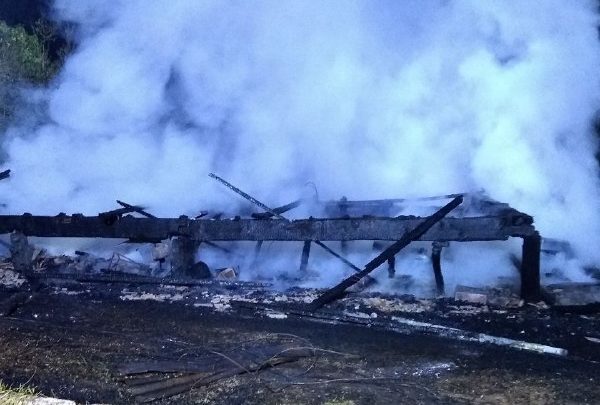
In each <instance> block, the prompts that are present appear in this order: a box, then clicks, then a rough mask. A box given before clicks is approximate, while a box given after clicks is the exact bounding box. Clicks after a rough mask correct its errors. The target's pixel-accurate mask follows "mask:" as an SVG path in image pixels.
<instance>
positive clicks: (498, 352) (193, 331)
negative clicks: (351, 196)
mask: <svg viewBox="0 0 600 405" xmlns="http://www.w3.org/2000/svg"><path fill="white" fill-rule="evenodd" d="M13 281H14V280H13ZM19 293H20V294H22V295H21V298H22V299H21V300H20V301H19V302H20V304H19V305H16V306H14V305H13V307H12V308H11V311H8V314H7V315H5V316H2V317H0V330H1V332H0V347H1V348H2V350H1V351H0V380H1V381H3V382H4V383H5V384H9V385H12V386H19V385H21V384H27V386H31V387H35V388H36V390H37V391H39V392H40V393H41V394H43V395H47V396H52V397H58V398H65V399H71V400H75V401H77V402H78V403H82V404H85V403H110V404H128V403H134V402H135V397H133V396H132V394H131V390H130V388H131V387H130V386H129V385H128V384H127V383H126V381H125V380H126V379H125V378H123V376H121V375H120V374H119V372H118V370H119V368H120V367H121V366H122V365H123V364H126V363H127V362H131V361H137V360H156V359H159V360H173V361H177V360H181V359H185V358H187V357H189V356H193V355H194V354H195V353H197V352H198V351H201V350H207V349H210V350H213V349H214V350H215V351H216V350H219V349H220V348H223V347H235V346H236V345H239V344H241V342H247V341H251V340H259V339H268V338H272V337H277V336H287V337H289V336H293V337H294V338H295V339H300V340H301V341H303V342H307V344H310V345H311V347H314V348H318V351H316V352H315V353H317V355H316V356H314V357H309V358H303V359H300V360H298V361H295V362H291V363H287V364H282V365H278V366H276V367H273V368H272V369H267V370H263V371H259V372H250V373H245V374H240V375H237V376H233V377H229V378H224V379H221V380H218V381H216V382H214V383H212V384H209V385H207V386H198V387H195V388H193V389H191V390H189V391H187V392H185V393H183V394H180V395H177V396H175V397H170V398H165V399H162V400H160V401H157V402H155V403H158V404H202V403H226V404H298V403H306V404H340V405H341V404H390V403H408V404H410V403H415V404H421V403H443V404H552V403H557V404H564V403H572V404H582V403H590V404H594V403H600V386H599V384H598V378H599V377H598V376H599V375H600V373H599V371H600V363H599V362H600V343H598V342H599V341H600V340H596V339H597V338H600V317H599V316H598V315H597V314H585V315H582V314H574V313H560V312H557V311H555V310H553V309H552V308H544V307H543V306H542V307H535V306H530V305H525V306H523V307H518V308H493V307H487V306H465V305H459V304H458V303H455V302H453V301H452V300H441V301H418V300H414V301H412V302H409V301H410V300H409V301H407V300H404V301H403V300H396V299H393V298H391V297H370V298H366V299H363V298H358V297H348V298H346V299H345V300H343V301H341V302H339V303H336V304H335V305H333V306H332V307H330V308H328V309H327V311H328V313H330V314H335V313H338V314H341V315H343V314H345V315H346V318H344V319H345V321H340V322H337V324H335V323H323V322H316V321H315V320H311V319H309V318H306V317H303V316H291V315H290V314H286V312H285V310H284V309H282V310H281V312H272V313H271V314H270V316H261V315H258V313H259V312H260V311H259V312H252V311H249V310H248V309H247V308H246V309H245V310H241V309H239V308H236V305H235V302H236V301H241V302H246V303H249V304H250V305H256V304H260V303H261V297H265V296H268V297H270V298H269V300H263V301H268V302H271V303H277V304H285V303H286V302H287V301H293V299H292V298H290V297H291V296H292V295H293V296H295V297H296V298H297V297H301V298H299V300H300V301H302V300H303V299H304V300H306V298H307V297H310V296H311V295H310V294H314V292H306V291H302V292H301V291H296V292H295V293H294V294H287V295H286V294H284V293H265V292H263V291H260V289H257V288H252V289H248V288H246V287H240V286H239V285H236V284H235V283H233V284H230V285H228V284H227V283H219V284H218V285H216V286H211V285H210V284H207V285H204V286H196V287H168V286H137V285H126V284H116V283H113V284H110V283H76V282H71V283H66V284H65V283H60V284H56V283H45V284H44V285H40V286H36V287H35V288H32V287H31V286H30V285H28V283H24V284H23V285H20V286H16V285H15V284H14V283H13V284H11V285H9V284H8V283H6V285H4V286H0V303H7V302H9V303H10V299H11V298H12V297H15V294H19ZM23 293H26V294H25V295H26V297H25V298H23V297H24V295H23ZM227 297H229V298H227ZM231 297H233V298H231ZM302 297H304V298H302ZM1 306H2V304H0V307H1ZM0 309H1V308H0ZM353 313H354V314H355V315H356V314H367V315H366V317H367V318H369V319H377V320H379V321H382V319H387V318H386V316H391V315H393V316H402V317H404V318H406V319H414V320H415V321H419V322H431V323H435V324H440V325H446V326H450V327H454V328H462V329H465V330H469V331H473V332H485V333H488V334H493V335H497V336H504V337H510V338H513V339H519V340H524V341H528V342H537V343H542V344H546V345H552V346H555V347H562V348H565V349H568V350H569V355H568V356H566V357H565V356H549V355H540V354H536V353H530V352H525V351H519V350H514V349H509V348H506V347H501V346H493V345H484V344H479V343H474V342H461V341H458V340H455V339H446V338H440V337H438V336H435V334H427V333H420V332H419V333H417V332H415V333H410V331H406V330H405V331H402V332H403V333H397V332H393V331H390V330H384V329H385V328H381V327H380V326H381V324H377V323H372V327H369V323H368V322H367V323H366V324H365V323H364V322H363V323H360V322H358V323H356V324H353V323H352V322H349V321H348V319H354V318H352V317H350V318H348V316H349V315H352V314H353ZM340 319H341V318H340ZM356 319H359V318H356ZM332 322H333V321H332ZM378 325H379V326H378Z"/></svg>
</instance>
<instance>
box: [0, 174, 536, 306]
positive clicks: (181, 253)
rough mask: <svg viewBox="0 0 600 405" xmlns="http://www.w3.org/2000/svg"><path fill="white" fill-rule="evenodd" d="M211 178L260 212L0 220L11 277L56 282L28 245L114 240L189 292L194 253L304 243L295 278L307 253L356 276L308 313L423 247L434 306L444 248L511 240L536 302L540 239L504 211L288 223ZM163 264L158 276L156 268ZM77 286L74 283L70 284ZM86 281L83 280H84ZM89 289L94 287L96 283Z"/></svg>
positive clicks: (372, 210)
mask: <svg viewBox="0 0 600 405" xmlns="http://www.w3.org/2000/svg"><path fill="white" fill-rule="evenodd" d="M211 176H212V177H214V178H215V179H217V180H218V181H220V182H221V183H223V184H225V185H226V186H227V187H229V188H230V189H232V190H233V191H235V192H236V193H237V194H239V195H241V196H242V197H244V198H245V199H247V200H248V201H250V202H252V203H253V204H255V205H257V206H258V207H259V208H261V209H262V212H258V213H251V215H250V216H249V217H241V216H235V217H233V218H223V217H222V214H220V213H217V214H213V215H209V214H208V213H207V212H202V213H201V214H200V215H198V216H197V217H195V218H190V217H187V216H180V217H179V218H157V217H155V216H154V215H152V214H151V213H149V212H147V211H146V210H144V208H142V207H139V206H136V205H132V204H128V203H125V202H123V201H118V200H117V203H118V204H119V205H120V207H119V208H117V209H114V210H111V211H107V212H102V213H99V214H98V215H96V216H84V215H82V214H73V215H66V214H64V213H60V214H58V215H56V216H38V215H32V214H29V213H26V214H23V215H0V233H2V234H7V233H10V234H11V245H10V252H11V257H12V262H13V264H14V266H15V269H16V270H17V271H19V272H21V273H23V274H25V275H27V276H28V277H45V278H50V277H53V276H56V277H64V275H63V276H61V275H60V274H58V273H56V274H54V273H52V272H50V271H46V272H45V273H44V274H40V273H39V272H34V271H33V270H34V269H33V263H34V251H35V249H34V247H32V246H31V245H30V244H29V243H28V239H27V238H28V237H46V238H47V237H61V238H117V239H125V240H127V242H130V243H149V244H153V245H154V250H153V258H154V259H155V261H156V262H158V263H159V265H160V269H161V270H164V271H162V272H159V274H158V276H159V277H152V276H156V274H155V275H151V274H149V273H150V272H149V271H147V269H144V266H143V265H141V267H140V271H138V272H137V273H139V274H137V275H138V276H139V275H144V276H145V277H146V279H144V280H141V281H143V282H151V281H152V280H153V279H155V281H156V282H168V281H169V280H170V281H172V282H178V281H179V282H188V283H189V282H193V280H194V279H203V278H207V277H209V276H210V274H211V273H210V271H209V269H208V267H207V266H206V265H205V264H204V263H203V262H195V257H196V252H197V250H198V248H199V246H200V245H202V244H205V245H209V246H211V247H214V248H217V249H225V250H226V248H223V247H221V246H219V245H218V243H219V242H223V241H227V242H229V241H253V242H255V243H256V244H255V249H254V255H255V257H258V256H259V255H260V253H261V247H262V244H263V242H265V241H281V242H286V241H288V242H289V241H297V242H303V249H302V252H299V255H300V264H299V266H300V270H301V271H305V270H306V268H307V264H308V262H309V259H310V252H311V249H312V248H313V246H316V247H317V248H320V249H323V250H325V251H326V252H327V253H329V254H331V255H332V256H334V257H335V258H336V259H338V260H340V261H341V262H343V263H344V264H345V265H347V266H348V267H350V268H352V269H353V270H354V271H355V272H356V273H355V274H353V275H352V276H351V277H349V278H347V279H346V280H343V281H341V283H340V284H339V285H337V286H335V287H333V288H332V289H330V290H329V291H327V292H326V293H325V294H324V295H323V296H322V297H320V299H319V300H318V301H315V302H314V303H312V309H313V310H316V309H318V308H319V307H321V306H323V305H325V304H327V303H329V302H331V301H333V300H335V299H336V298H338V297H340V296H341V295H343V293H344V292H345V290H346V289H347V288H349V287H351V286H352V285H354V284H356V283H358V282H359V281H360V280H361V279H363V278H365V279H369V273H370V272H372V271H373V270H375V269H376V268H378V267H379V266H381V265H382V264H384V263H387V266H388V274H389V276H390V277H392V278H393V277H394V275H395V255H396V254H397V253H398V252H399V251H400V250H402V249H403V248H405V247H406V246H407V245H408V244H410V243H411V242H413V241H426V242H431V243H432V249H431V262H432V267H433V268H432V271H433V273H434V277H435V282H436V290H437V293H438V295H440V296H443V295H444V293H445V286H444V277H443V269H442V266H441V260H440V258H441V252H442V249H443V248H444V247H446V246H448V244H449V243H452V242H471V241H501V240H507V239H508V238H514V237H516V238H522V239H523V249H522V257H521V259H520V260H516V261H517V262H519V267H520V268H519V270H520V278H521V297H522V298H523V299H524V300H526V301H537V300H539V299H540V297H541V295H540V294H541V291H540V255H541V237H540V235H539V233H538V232H537V231H536V229H535V227H534V225H533V218H532V217H531V216H529V215H527V214H525V213H522V212H519V211H517V210H515V209H514V208H512V207H510V206H509V205H508V204H504V203H499V202H496V201H493V200H490V199H488V198H485V197H484V196H482V195H472V194H456V195H448V196H441V197H431V198H424V199H419V200H417V202H423V201H429V202H431V201H436V202H437V201H442V202H443V201H444V200H451V201H450V202H449V203H448V204H446V205H445V206H443V207H442V208H441V209H439V210H438V211H436V212H435V213H433V214H432V215H431V216H428V217H420V216H414V215H395V214H394V213H397V212H403V211H404V210H403V208H404V206H405V205H406V204H407V203H409V202H410V203H413V204H414V201H411V200H404V199H389V200H367V201H350V200H347V199H346V198H342V199H341V200H339V201H327V202H318V201H316V202H315V201H311V202H310V204H311V205H312V206H311V208H312V209H316V211H317V212H321V213H323V214H324V216H323V217H321V218H313V217H310V218H304V219H295V220H289V219H287V218H286V217H284V216H283V214H285V213H286V212H288V211H289V210H292V209H294V208H296V207H298V206H299V205H300V204H302V201H295V202H292V203H290V204H287V205H285V206H282V207H278V208H274V209H271V208H269V207H268V206H266V205H264V204H263V203H261V202H260V201H258V200H256V199H255V198H253V197H251V196H249V195H248V194H246V193H244V192H243V191H241V190H240V189H238V188H236V187H235V186H233V185H231V184H230V183H228V182H227V181H225V180H223V179H221V178H220V177H218V176H216V175H212V174H211ZM133 214H136V215H137V216H134V215H133ZM360 240H362V241H373V242H374V246H379V247H380V248H381V250H382V251H381V253H380V254H379V255H377V256H376V257H375V258H374V259H373V260H371V261H370V262H369V263H367V264H366V265H365V266H364V267H359V266H357V265H355V264H354V263H352V262H350V261H349V260H348V259H347V258H346V255H347V253H348V252H347V245H348V242H350V241H360ZM332 243H338V244H339V246H340V248H341V249H340V251H339V252H338V251H336V249H334V248H332V247H331V246H333V244H332ZM386 244H387V245H388V246H387V247H386ZM86 255H87V254H86V253H85V252H81V255H80V256H82V257H80V260H79V261H80V262H81V261H85V260H83V259H85V256H86ZM116 259H119V258H118V257H116ZM116 259H115V258H114V257H113V259H111V261H110V262H109V263H101V262H98V261H97V263H95V264H89V265H90V266H100V267H101V266H105V270H108V271H107V272H104V274H105V275H106V274H107V273H109V274H110V273H111V271H110V270H111V266H112V264H113V261H114V260H116ZM167 259H169V260H168V263H167ZM121 260H125V258H121ZM163 264H164V265H165V268H163V267H162V266H163ZM50 267H52V266H50ZM55 267H56V266H55ZM113 270H114V269H113ZM232 271H233V274H235V270H230V271H229V274H232ZM84 273H85V272H84ZM88 273H89V272H88ZM112 273H115V272H114V271H113V272H112ZM126 273H131V272H126ZM81 276H82V275H81V274H80V275H77V274H75V275H73V277H75V278H76V277H81ZM112 277H113V278H111V277H108V279H109V280H111V279H114V277H116V275H115V274H112ZM88 278H90V279H91V278H92V277H91V276H90V275H89V274H88ZM98 280H99V281H102V279H101V278H98ZM184 280H185V281H184Z"/></svg>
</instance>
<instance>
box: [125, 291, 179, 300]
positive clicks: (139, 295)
mask: <svg viewBox="0 0 600 405" xmlns="http://www.w3.org/2000/svg"><path fill="white" fill-rule="evenodd" d="M119 298H120V299H121V300H123V301H145V300H150V301H159V302H165V301H168V302H175V301H181V300H183V299H184V298H185V296H184V295H183V294H180V293H175V294H166V293H164V294H152V293H147V292H134V291H127V290H123V292H122V294H121V296H120V297H119Z"/></svg>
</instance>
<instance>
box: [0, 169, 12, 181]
mask: <svg viewBox="0 0 600 405" xmlns="http://www.w3.org/2000/svg"><path fill="white" fill-rule="evenodd" d="M9 177H10V169H8V170H4V171H3V172H0V180H4V179H8V178H9Z"/></svg>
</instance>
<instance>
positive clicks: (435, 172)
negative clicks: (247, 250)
mask: <svg viewBox="0 0 600 405" xmlns="http://www.w3.org/2000/svg"><path fill="white" fill-rule="evenodd" d="M596 8H597V3H596V2H595V1H592V0H589V1H586V0H580V1H575V0H573V1H568V2H566V1H564V0H545V1H543V2H542V1H530V0H512V1H493V0H456V1H445V0H405V1H391V0H390V1H386V0H378V1H353V0H343V1H342V0H339V1H338V0H331V1H326V2H315V1H281V0H279V1H274V0H273V1H267V0H265V1H252V2H242V1H224V0H218V1H217V0H214V1H213V0H203V1H192V0H171V1H168V2H167V1H164V0H113V1H110V2H107V1H104V0H87V1H80V0H55V4H54V9H55V12H56V18H57V19H59V20H62V21H66V22H69V23H72V24H75V26H76V28H77V39H78V45H77V47H76V50H75V52H74V53H73V55H71V56H70V57H69V59H68V60H67V62H66V65H65V66H64V69H63V70H62V72H61V73H60V76H59V77H58V79H57V80H56V82H55V83H54V84H53V86H52V87H51V88H49V89H47V90H40V91H39V94H37V96H36V97H38V98H39V99H40V100H41V104H42V105H45V106H46V109H45V111H46V115H44V116H43V117H42V118H41V119H40V120H39V123H38V124H37V125H36V126H35V127H34V128H33V129H31V126H27V127H25V126H23V125H18V124H17V125H15V126H14V127H13V128H11V129H10V130H9V131H8V133H7V135H6V136H7V139H8V141H7V142H6V143H5V145H4V147H5V150H6V151H7V154H8V161H7V163H6V166H7V167H10V168H11V169H13V170H14V177H13V178H12V179H11V181H10V182H9V183H7V182H4V183H2V184H0V191H1V192H2V195H3V199H4V201H5V202H6V203H7V209H6V211H8V212H13V213H20V212H23V211H29V212H32V213H50V214H53V213H56V212H58V211H65V212H83V213H86V214H95V213H97V212H99V211H102V210H106V209H111V208H113V207H114V200H115V199H116V198H120V199H123V200H125V201H130V202H133V203H140V204H145V205H146V206H148V207H149V209H150V210H151V211H152V212H153V213H155V214H157V215H162V216H174V215H179V214H181V213H187V214H195V213H197V212H198V211H199V210H200V209H206V208H216V209H223V207H235V205H236V204H238V203H239V200H238V199H237V198H236V197H234V196H232V195H231V193H230V192H229V191H228V190H225V189H223V188H222V186H220V185H218V184H215V182H214V181H212V180H211V179H209V178H208V177H207V173H208V172H211V171H215V172H217V173H219V174H220V175H222V176H224V177H225V178H227V179H229V180H231V181H232V182H233V183H234V184H238V185H240V186H241V187H242V188H244V189H245V190H246V191H247V192H249V193H251V194H253V195H255V196H257V197H258V198H259V199H261V200H263V201H265V202H267V203H268V204H270V205H278V204H283V203H287V202H289V201H290V200H292V199H294V198H295V197H297V196H298V195H301V194H303V193H306V183H307V182H309V181H311V182H314V183H315V184H316V185H317V187H318V191H319V195H320V197H321V198H322V199H327V198H339V197H340V196H342V195H346V196H348V198H351V199H372V198H386V197H411V196H424V195H437V194H446V193H454V192H463V191H479V190H485V192H486V193H487V194H488V195H489V196H491V197H492V198H495V199H497V200H500V201H505V202H509V203H510V204H511V205H512V206H514V207H515V208H517V209H519V210H522V211H524V212H527V213H530V214H532V215H533V216H534V217H535V222H536V226H537V227H538V229H540V231H541V233H542V234H543V236H546V237H552V238H559V239H565V240H568V241H569V242H571V243H572V245H573V246H574V248H575V250H576V252H577V254H578V258H579V259H580V261H581V262H582V263H591V262H597V261H598V260H599V259H600V251H599V250H598V249H597V246H598V242H599V237H598V236H599V235H600V217H599V215H598V209H597V208H598V204H599V202H600V199H599V195H600V194H599V192H598V191H599V187H598V186H599V185H598V165H597V162H596V160H595V158H594V153H595V151H596V150H597V144H596V140H595V138H594V136H593V131H592V121H593V118H594V116H595V114H596V111H597V109H598V106H599V105H600V104H599V96H600V76H599V75H598V71H599V67H600V48H599V45H600V42H599V41H598V32H597V26H598V22H599V21H598V13H597V10H596ZM25 128H27V133H24V132H25Z"/></svg>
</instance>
